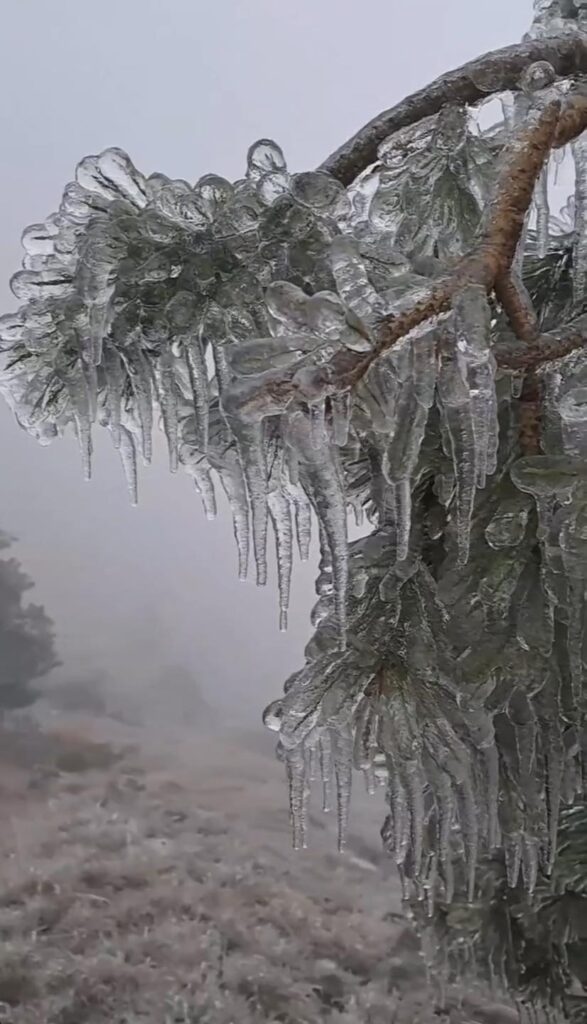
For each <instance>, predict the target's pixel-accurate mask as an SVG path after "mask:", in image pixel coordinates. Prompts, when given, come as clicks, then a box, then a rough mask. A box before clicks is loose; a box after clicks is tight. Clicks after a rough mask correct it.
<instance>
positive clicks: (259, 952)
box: [0, 719, 516, 1024]
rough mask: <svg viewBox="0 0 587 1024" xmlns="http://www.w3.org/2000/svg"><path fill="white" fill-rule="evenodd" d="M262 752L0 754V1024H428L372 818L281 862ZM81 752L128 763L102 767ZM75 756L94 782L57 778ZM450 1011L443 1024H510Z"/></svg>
mask: <svg viewBox="0 0 587 1024" xmlns="http://www.w3.org/2000/svg"><path fill="white" fill-rule="evenodd" d="M263 739H264V737H262V736H259V737H257V736H255V735H250V736H247V735H244V734H235V733H233V734H230V735H224V736H216V737H214V736H211V735H207V736H198V735H196V734H189V733H186V734H183V735H182V734H180V733H178V732H175V733H172V732H169V733H168V734H167V735H166V736H159V737H158V738H157V740H155V737H154V736H152V735H150V734H149V733H148V732H146V731H145V730H136V729H134V730H133V729H127V728H124V727H121V726H117V725H115V724H113V723H108V722H101V723H100V722H93V723H90V722H83V721H82V720H79V719H78V720H76V721H74V720H70V722H69V724H68V727H67V730H65V727H64V725H63V720H62V721H61V724H60V737H59V740H58V741H56V742H55V743H54V744H53V745H52V746H51V745H49V746H47V745H46V744H44V741H43V740H42V738H40V737H37V738H36V739H34V742H33V740H26V739H23V738H20V739H19V740H18V742H17V743H16V744H14V743H11V742H6V741H5V742H4V743H3V744H2V748H1V752H0V762H1V763H0V801H1V804H2V821H3V828H2V832H1V837H0V855H1V872H2V875H1V888H0V939H1V943H0V1024H106V1022H108V1024H139V1022H140V1024H196V1022H198V1024H205V1022H206V1024H232V1022H234V1024H252V1022H281V1024H303V1022H308V1024H314V1022H318V1021H329V1022H332V1024H335V1022H336V1024H343V1022H344V1024H362V1022H366V1024H392V1022H394V1024H400V1022H402V1024H403V1022H405V1024H407V1022H410V1024H417V1022H428V1021H433V1020H434V1021H438V1020H439V1019H442V1017H441V1016H440V1015H439V1013H438V1011H436V1013H435V1010H434V999H433V995H432V993H431V992H430V991H429V990H428V989H427V987H426V978H425V970H424V965H423V963H422V960H421V958H420V956H419V953H418V944H417V940H416V939H415V937H414V935H413V934H412V932H411V931H410V928H409V927H408V926H407V925H406V923H405V922H404V921H403V919H402V917H401V913H400V906H399V899H398V889H397V884H396V882H395V880H394V879H393V877H392V876H387V877H386V871H385V868H384V866H383V865H382V864H381V863H380V856H379V845H378V836H377V821H378V820H379V818H380V814H381V808H380V807H378V808H372V807H370V806H369V805H367V804H366V803H365V802H364V801H360V800H359V801H357V802H356V804H355V809H354V823H353V826H352V827H351V834H350V838H349V852H348V853H347V854H346V855H345V856H343V857H341V856H339V855H338V854H336V853H335V848H334V829H333V827H332V826H331V825H328V827H326V825H325V819H323V818H322V816H320V817H318V816H316V817H315V818H314V816H313V821H314V827H313V829H312V832H311V840H312V848H311V849H310V850H309V851H306V852H304V853H301V854H294V853H293V852H292V851H291V850H290V846H289V834H288V821H287V814H286V812H285V809H284V796H285V794H284V787H283V779H282V769H281V766H280V765H278V764H276V763H274V761H273V760H272V758H271V756H270V753H271V751H270V747H264V745H263ZM96 743H110V744H112V746H113V747H114V748H123V747H126V748H127V752H126V754H125V755H124V757H123V759H122V760H121V761H119V762H117V763H115V764H110V765H108V760H109V758H108V749H109V748H108V747H107V746H96V747H94V746H93V745H92V744H96ZM19 744H21V746H20V748H19ZM23 744H24V747H26V750H25V753H24V755H23V749H24V748H23ZM27 744H28V746H27ZM130 748H134V749H130ZM84 750H87V751H90V752H93V754H92V756H93V757H94V762H95V763H96V764H97V765H99V767H97V768H95V769H94V770H92V771H86V772H80V771H79V770H75V771H74V770H72V769H79V768H80V766H81V765H82V764H83V756H82V755H81V754H80V751H82V752H83V751H84ZM94 755H95V756H94ZM88 760H91V757H90V758H89V759H88ZM31 761H36V762H37V763H38V764H39V765H40V766H41V767H40V768H37V769H36V770H35V771H34V773H33V774H32V775H31V772H30V771H29V765H30V763H31ZM326 820H327V819H326ZM455 1003H456V996H455V997H452V996H449V1007H450V1005H452V1010H450V1012H449V1015H448V1016H447V1018H446V1019H449V1020H450V1021H451V1022H460V1021H481V1022H486V1024H490V1022H496V1024H497V1022H501V1021H504V1022H505V1021H509V1020H515V1019H516V1018H515V1016H514V1015H512V1014H511V1012H509V1011H506V1010H502V1011H499V1010H498V1009H497V1008H495V1007H491V1006H489V1005H487V1004H485V1003H483V1001H482V1000H481V999H480V998H479V999H477V998H475V997H474V996H473V995H472V994H471V993H469V994H468V996H467V998H466V999H465V1000H464V1002H463V1004H462V1006H461V1007H459V1008H457V1007H456V1006H455Z"/></svg>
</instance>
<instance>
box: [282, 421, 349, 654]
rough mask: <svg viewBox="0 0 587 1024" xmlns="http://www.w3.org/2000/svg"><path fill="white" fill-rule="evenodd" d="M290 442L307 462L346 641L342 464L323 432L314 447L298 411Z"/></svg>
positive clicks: (341, 636)
mask: <svg viewBox="0 0 587 1024" xmlns="http://www.w3.org/2000/svg"><path fill="white" fill-rule="evenodd" d="M287 429H288V439H289V443H290V444H291V445H292V446H293V447H294V448H295V449H296V450H297V451H298V452H299V454H300V459H301V460H302V462H303V463H304V472H305V479H306V482H307V489H308V493H309V497H310V499H311V501H312V503H313V505H314V508H315V511H316V515H317V516H318V519H319V521H320V523H321V524H322V526H323V528H324V531H325V534H326V536H327V538H328V545H329V548H330V553H331V557H332V574H333V583H334V609H335V615H336V620H337V624H338V630H339V642H340V644H341V646H342V645H344V643H345V632H346V595H347V587H348V546H347V522H346V502H345V496H344V490H343V481H342V477H341V472H340V467H339V465H338V462H337V460H336V455H335V453H336V449H334V448H333V447H332V446H331V445H330V443H329V441H328V438H327V437H326V434H325V435H324V443H323V444H322V447H321V448H320V449H316V448H314V446H313V444H312V441H311V431H310V425H309V422H308V418H307V416H306V415H305V414H304V413H303V412H302V411H296V412H294V413H293V414H292V415H290V416H289V417H288V427H287Z"/></svg>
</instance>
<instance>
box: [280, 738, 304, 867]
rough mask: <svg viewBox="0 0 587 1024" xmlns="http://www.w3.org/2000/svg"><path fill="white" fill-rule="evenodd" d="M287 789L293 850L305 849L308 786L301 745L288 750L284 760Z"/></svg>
mask: <svg viewBox="0 0 587 1024" xmlns="http://www.w3.org/2000/svg"><path fill="white" fill-rule="evenodd" d="M285 763H286V768H287V779H288V788H289V808H290V819H291V826H292V835H293V848H294V850H305V849H306V847H307V845H308V844H307V817H306V803H307V798H308V785H307V780H306V759H305V756H304V748H303V745H302V744H300V745H299V746H297V747H294V749H293V750H288V751H287V754H286V758H285Z"/></svg>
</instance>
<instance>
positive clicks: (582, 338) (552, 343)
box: [494, 314, 587, 370]
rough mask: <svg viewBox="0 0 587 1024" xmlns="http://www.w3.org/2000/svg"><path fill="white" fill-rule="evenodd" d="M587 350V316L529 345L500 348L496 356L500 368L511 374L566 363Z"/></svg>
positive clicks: (498, 347) (540, 335)
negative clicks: (558, 362)
mask: <svg viewBox="0 0 587 1024" xmlns="http://www.w3.org/2000/svg"><path fill="white" fill-rule="evenodd" d="M586 347H587V314H583V316H579V317H577V319H576V320H571V321H570V323H568V324H565V326H564V327H561V328H559V330H558V331H556V332H554V331H552V332H549V333H548V334H539V335H537V337H536V338H535V339H534V340H533V341H531V342H529V343H528V344H524V345H520V344H510V343H507V342H503V343H502V344H500V345H496V347H495V349H494V355H495V358H496V359H497V363H498V366H502V367H504V369H509V370H527V369H536V368H537V367H539V366H542V365H543V364H544V363H552V362H554V360H555V359H562V358H563V357H564V356H568V355H569V353H571V352H575V351H576V350H577V349H580V348H586Z"/></svg>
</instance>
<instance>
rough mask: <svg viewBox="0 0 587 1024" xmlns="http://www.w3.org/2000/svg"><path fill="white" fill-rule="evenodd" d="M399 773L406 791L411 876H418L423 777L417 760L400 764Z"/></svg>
mask: <svg viewBox="0 0 587 1024" xmlns="http://www.w3.org/2000/svg"><path fill="white" fill-rule="evenodd" d="M401 775H402V782H403V785H404V790H405V793H406V799H407V805H408V814H409V819H410V858H411V862H412V864H411V866H412V876H413V878H415V879H417V878H419V877H420V871H421V868H422V847H423V842H424V779H423V776H422V767H421V765H420V762H419V761H408V762H405V763H402V764H401Z"/></svg>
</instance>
